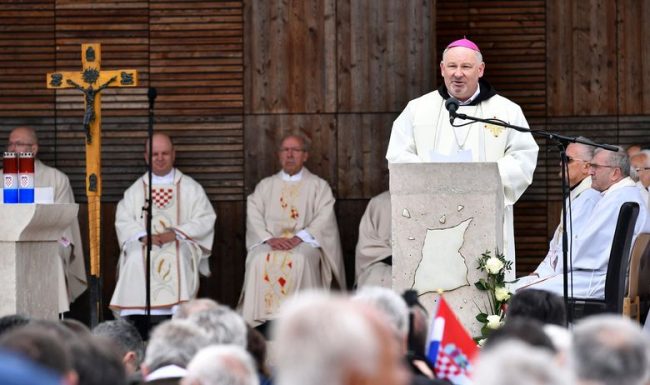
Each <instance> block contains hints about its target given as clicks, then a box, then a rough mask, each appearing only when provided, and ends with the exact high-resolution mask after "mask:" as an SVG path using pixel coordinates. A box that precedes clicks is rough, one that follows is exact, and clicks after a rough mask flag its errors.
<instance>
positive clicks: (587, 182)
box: [515, 138, 600, 288]
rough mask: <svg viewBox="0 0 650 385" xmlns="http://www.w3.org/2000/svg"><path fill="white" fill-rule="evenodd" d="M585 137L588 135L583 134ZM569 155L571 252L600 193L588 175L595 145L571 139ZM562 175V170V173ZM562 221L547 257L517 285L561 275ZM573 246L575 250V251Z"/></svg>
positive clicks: (569, 235)
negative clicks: (576, 236)
mask: <svg viewBox="0 0 650 385" xmlns="http://www.w3.org/2000/svg"><path fill="white" fill-rule="evenodd" d="M581 139H586V138H581ZM566 154H567V157H568V158H569V165H568V175H567V179H568V184H569V188H570V189H571V192H570V193H569V199H568V201H567V208H569V205H570V208H571V210H570V211H569V213H571V216H570V217H569V215H568V214H567V219H571V222H570V223H571V226H569V227H568V228H567V235H568V238H569V246H568V250H569V255H571V247H572V242H571V240H572V239H574V236H575V235H577V234H579V233H580V232H581V231H582V229H584V227H585V225H586V224H587V221H588V219H589V216H590V215H591V211H592V210H593V208H594V206H595V205H596V203H597V202H598V201H599V200H600V193H599V192H598V191H596V190H594V189H592V188H591V176H590V175H589V162H590V161H591V158H592V157H593V155H594V147H592V146H588V145H585V144H580V143H571V144H569V145H568V146H567V149H566ZM560 175H561V174H560ZM562 227H563V226H562V223H560V224H559V225H558V227H557V229H556V230H555V233H554V234H553V238H552V239H551V241H550V243H549V248H548V253H547V254H546V258H544V260H543V261H542V262H541V263H540V264H539V266H538V267H537V269H535V271H534V272H533V273H532V274H531V275H530V276H528V277H523V278H520V279H519V281H518V282H517V283H516V284H515V287H516V288H523V287H525V286H527V285H529V284H531V283H533V282H537V281H539V280H545V279H548V278H551V277H554V276H556V275H561V274H562V270H563V260H562V258H563V255H562ZM575 252H576V249H575V247H574V248H573V251H572V253H573V254H575Z"/></svg>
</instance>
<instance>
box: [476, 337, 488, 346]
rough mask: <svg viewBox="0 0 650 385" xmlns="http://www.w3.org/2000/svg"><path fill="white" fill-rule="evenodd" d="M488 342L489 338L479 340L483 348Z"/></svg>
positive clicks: (479, 344)
mask: <svg viewBox="0 0 650 385" xmlns="http://www.w3.org/2000/svg"><path fill="white" fill-rule="evenodd" d="M486 342H487V338H481V339H480V340H478V346H480V347H483V346H484V345H485V343H486Z"/></svg>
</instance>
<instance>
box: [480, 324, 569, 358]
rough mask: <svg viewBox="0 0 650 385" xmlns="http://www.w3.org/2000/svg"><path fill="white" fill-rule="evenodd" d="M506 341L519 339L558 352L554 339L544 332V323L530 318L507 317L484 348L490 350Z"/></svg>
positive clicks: (551, 351) (490, 336) (491, 335)
mask: <svg viewBox="0 0 650 385" xmlns="http://www.w3.org/2000/svg"><path fill="white" fill-rule="evenodd" d="M506 341H519V342H522V343H525V344H528V345H530V346H532V347H536V348H539V349H545V350H547V351H549V352H550V353H552V354H555V353H557V349H556V348H555V345H554V344H553V341H551V338H550V337H549V336H548V335H547V334H546V332H544V325H543V324H542V323H541V322H539V321H537V320H534V319H530V318H516V317H515V318H506V323H505V324H504V325H503V326H501V327H500V328H498V329H496V330H494V331H492V332H491V333H490V335H489V337H488V339H487V341H486V343H485V345H484V346H483V349H484V350H490V349H492V348H494V347H495V346H498V345H500V344H502V343H504V342H506Z"/></svg>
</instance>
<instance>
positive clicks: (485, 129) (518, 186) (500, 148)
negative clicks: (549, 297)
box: [386, 91, 539, 279]
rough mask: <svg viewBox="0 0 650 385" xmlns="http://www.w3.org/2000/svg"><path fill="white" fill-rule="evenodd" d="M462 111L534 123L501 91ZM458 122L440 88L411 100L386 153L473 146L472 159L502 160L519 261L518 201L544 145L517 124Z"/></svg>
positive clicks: (434, 155)
mask: <svg viewBox="0 0 650 385" xmlns="http://www.w3.org/2000/svg"><path fill="white" fill-rule="evenodd" d="M458 113H462V114H466V115H471V116H475V117H478V118H483V119H490V118H497V119H500V120H502V121H504V122H506V123H509V124H512V125H516V126H521V127H525V128H527V127H528V122H527V121H526V118H525V117H524V114H523V112H522V110H521V107H519V106H518V105H517V104H515V103H513V102H512V101H510V100H508V99H506V98H504V97H502V96H500V95H494V96H492V97H490V98H489V99H486V100H482V101H481V102H479V103H478V104H477V105H462V106H460V107H459V108H458ZM464 124H467V125H464ZM454 125H464V126H463V127H453V126H452V125H451V123H450V122H449V112H448V111H447V110H446V109H445V100H444V99H443V98H442V96H440V94H439V92H438V91H434V92H430V93H428V94H426V95H423V96H421V97H419V98H417V99H414V100H411V101H410V102H409V104H408V105H407V106H406V108H405V109H404V111H403V112H402V113H401V114H400V115H399V117H398V118H397V119H396V120H395V122H394V123H393V128H392V131H391V136H390V141H389V143H388V151H387V153H386V159H388V161H389V162H391V163H422V162H437V161H439V159H440V156H443V157H444V156H446V157H450V158H453V157H456V156H457V155H458V154H459V153H465V154H467V153H469V152H471V161H472V162H496V163H497V166H498V169H499V175H500V177H501V183H502V185H503V192H504V213H503V214H504V223H503V226H504V243H505V244H504V245H503V250H502V251H503V252H504V254H505V256H506V258H507V259H508V260H511V261H513V262H514V260H515V248H514V228H513V205H514V203H515V202H516V201H517V200H518V199H519V197H521V195H522V194H523V193H524V191H526V188H527V187H528V186H529V185H530V184H531V183H532V181H533V172H534V171H535V166H536V165H537V152H538V150H539V147H538V146H537V143H536V142H535V140H534V139H533V137H532V135H531V134H529V133H522V132H518V131H516V130H514V129H510V128H503V127H499V126H496V125H493V124H486V123H480V122H475V123H471V122H470V121H469V120H463V119H456V120H455V121H454ZM465 156H467V155H465ZM514 267H515V265H514V263H513V269H512V270H511V271H509V272H508V276H507V277H506V279H514V277H515V271H514Z"/></svg>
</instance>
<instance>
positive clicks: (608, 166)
mask: <svg viewBox="0 0 650 385" xmlns="http://www.w3.org/2000/svg"><path fill="white" fill-rule="evenodd" d="M629 170H630V163H629V158H628V156H627V154H626V153H625V151H623V149H622V148H621V149H620V150H619V152H612V151H607V150H602V149H597V150H596V151H595V155H594V157H593V159H592V161H591V163H590V175H591V179H592V180H591V187H592V188H593V189H595V190H597V191H599V192H600V194H601V196H602V197H601V199H600V200H599V201H598V202H597V203H596V205H595V206H594V208H593V210H592V213H591V215H590V216H589V217H588V219H587V221H586V224H585V226H584V228H583V229H582V230H581V231H580V233H577V234H574V236H573V239H572V243H573V246H572V247H573V250H574V254H573V256H572V266H573V268H572V270H570V271H569V273H570V275H569V277H570V281H569V282H570V285H569V296H570V297H576V298H594V299H603V298H605V278H606V275H607V264H608V263H609V255H610V252H611V249H612V241H613V239H614V231H615V229H616V222H617V219H618V213H619V210H620V208H621V206H622V205H623V203H625V202H636V203H638V204H639V216H638V218H637V220H636V225H635V226H634V236H633V239H632V243H634V239H636V236H637V235H638V234H639V233H641V232H642V231H644V229H645V227H646V221H647V218H648V208H647V207H646V202H645V201H644V200H643V197H642V196H641V193H640V192H639V189H638V188H637V187H636V184H635V183H634V181H633V180H632V179H631V178H630V177H629ZM531 287H534V288H535V289H540V290H548V291H552V292H554V293H557V294H559V295H562V294H563V278H562V275H561V274H560V275H557V276H555V277H553V278H550V279H547V280H545V281H543V282H540V283H538V284H535V285H534V286H531Z"/></svg>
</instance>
